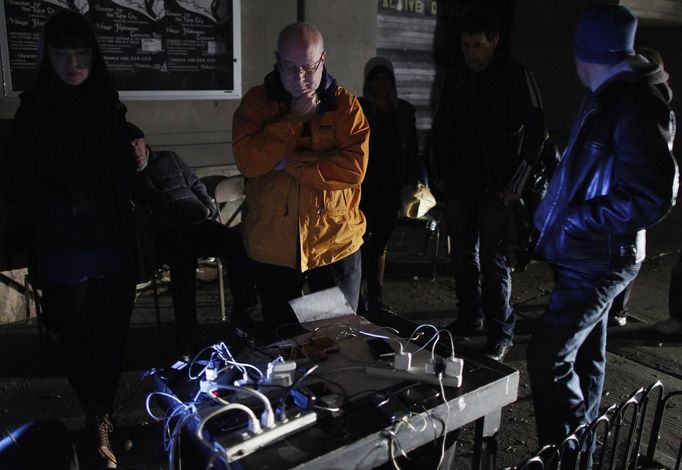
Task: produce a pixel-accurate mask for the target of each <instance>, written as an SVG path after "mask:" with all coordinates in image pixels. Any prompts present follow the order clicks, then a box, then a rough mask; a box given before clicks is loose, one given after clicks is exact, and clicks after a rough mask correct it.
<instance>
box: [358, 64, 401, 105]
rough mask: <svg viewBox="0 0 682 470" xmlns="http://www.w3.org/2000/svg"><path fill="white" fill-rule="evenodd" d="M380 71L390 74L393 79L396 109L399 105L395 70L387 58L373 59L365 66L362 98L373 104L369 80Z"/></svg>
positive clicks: (392, 99) (392, 91)
mask: <svg viewBox="0 0 682 470" xmlns="http://www.w3.org/2000/svg"><path fill="white" fill-rule="evenodd" d="M379 69H381V70H382V71H384V72H386V73H388V74H389V75H390V77H391V101H392V102H393V107H394V108H395V107H396V105H397V103H398V88H397V86H396V84H395V72H394V70H393V63H391V61H390V60H389V59H387V58H385V57H373V58H371V59H369V60H368V61H367V63H366V64H365V80H364V82H363V84H362V96H364V97H365V98H366V99H368V100H369V101H371V102H373V98H372V93H371V92H370V90H369V80H368V79H369V78H371V77H372V75H373V74H374V73H375V72H376V71H377V70H379ZM372 104H374V103H372Z"/></svg>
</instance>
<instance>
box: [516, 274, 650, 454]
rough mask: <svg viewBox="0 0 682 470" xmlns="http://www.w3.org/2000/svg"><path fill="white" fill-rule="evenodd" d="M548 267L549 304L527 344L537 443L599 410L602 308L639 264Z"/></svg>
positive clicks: (603, 355)
mask: <svg viewBox="0 0 682 470" xmlns="http://www.w3.org/2000/svg"><path fill="white" fill-rule="evenodd" d="M552 268H553V272H554V288H553V289H552V293H551V296H550V299H549V306H548V308H547V311H546V312H545V314H544V316H543V317H542V319H541V322H540V325H539V327H538V328H537V329H536V330H535V331H534V333H533V336H532V338H531V341H530V343H529V345H528V350H527V359H528V373H529V376H530V384H531V388H532V392H533V404H534V406H535V421H536V424H537V431H538V438H539V441H540V445H545V444H554V443H557V442H560V441H561V440H563V439H564V438H565V437H566V435H568V434H569V433H570V432H572V431H573V430H575V428H576V427H578V426H579V425H581V424H587V423H590V422H592V421H593V420H595V419H596V418H597V417H598V416H599V405H600V402H601V395H602V388H603V385H604V371H605V369H606V330H607V323H608V311H609V308H610V307H611V303H612V302H613V299H614V298H615V297H616V296H617V295H618V294H619V293H620V292H621V291H622V290H623V289H624V288H625V286H627V284H628V283H629V282H630V281H631V280H632V279H634V278H635V277H636V276H637V273H638V272H639V268H640V265H639V264H636V265H631V266H627V267H622V268H614V269H613V270H611V271H608V272H591V273H586V272H583V271H576V270H572V269H569V268H566V267H558V266H553V267H552Z"/></svg>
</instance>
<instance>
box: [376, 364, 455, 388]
mask: <svg viewBox="0 0 682 470" xmlns="http://www.w3.org/2000/svg"><path fill="white" fill-rule="evenodd" d="M365 374H367V375H369V376H370V377H380V378H383V379H396V380H413V381H417V382H427V383H431V384H435V385H438V384H439V383H440V382H439V380H438V376H437V375H436V374H433V373H427V372H424V366H423V365H422V367H419V368H417V367H411V368H409V369H407V370H397V369H394V368H392V367H390V368H389V367H373V366H365ZM442 381H443V385H445V386H447V387H455V388H456V387H460V386H461V385H462V375H461V374H460V375H458V376H456V377H449V376H447V375H443V377H442Z"/></svg>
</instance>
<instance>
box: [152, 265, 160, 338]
mask: <svg viewBox="0 0 682 470" xmlns="http://www.w3.org/2000/svg"><path fill="white" fill-rule="evenodd" d="M156 278H157V273H154V274H153V275H152V293H153V294H154V313H156V327H157V328H160V327H161V310H160V309H159V288H158V285H157V284H156Z"/></svg>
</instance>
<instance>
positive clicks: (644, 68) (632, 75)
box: [596, 54, 673, 103]
mask: <svg viewBox="0 0 682 470" xmlns="http://www.w3.org/2000/svg"><path fill="white" fill-rule="evenodd" d="M668 78H669V75H668V72H666V71H665V69H664V68H663V66H661V65H659V64H654V63H651V62H649V61H648V60H647V59H646V58H645V57H644V56H642V55H640V54H636V55H634V56H632V57H628V58H627V59H625V60H623V61H622V62H620V63H618V64H617V65H616V66H614V67H613V69H611V74H610V76H609V78H608V79H606V80H605V81H604V83H603V84H602V85H601V86H600V87H599V88H598V89H597V91H596V92H598V91H599V90H602V89H604V88H605V87H606V86H607V85H608V84H609V83H611V82H613V81H616V80H623V81H632V82H645V83H649V84H650V85H653V86H655V87H656V89H657V90H658V91H659V92H660V93H661V95H663V98H664V99H665V101H666V103H670V101H671V100H672V97H673V92H672V90H671V88H670V86H668Z"/></svg>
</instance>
